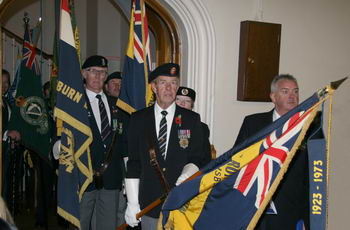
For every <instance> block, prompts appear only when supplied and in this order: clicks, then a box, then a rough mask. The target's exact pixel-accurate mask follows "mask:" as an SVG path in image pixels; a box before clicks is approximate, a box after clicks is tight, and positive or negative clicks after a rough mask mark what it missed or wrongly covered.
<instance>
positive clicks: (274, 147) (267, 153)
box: [233, 111, 310, 208]
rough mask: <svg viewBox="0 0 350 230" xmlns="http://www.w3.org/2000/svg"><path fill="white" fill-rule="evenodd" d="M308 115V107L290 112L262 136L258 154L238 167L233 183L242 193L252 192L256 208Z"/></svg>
mask: <svg viewBox="0 0 350 230" xmlns="http://www.w3.org/2000/svg"><path fill="white" fill-rule="evenodd" d="M309 116H310V111H308V112H307V113H304V111H301V112H297V113H296V114H295V115H293V116H292V117H291V118H290V119H289V120H288V121H287V122H286V123H285V124H284V125H283V126H282V127H278V128H277V129H276V130H274V131H273V132H272V133H271V134H270V135H268V136H267V137H266V138H265V139H264V140H263V142H262V144H261V145H260V152H261V154H260V155H259V156H258V157H257V158H255V159H254V160H253V161H252V162H251V163H249V164H248V165H246V166H244V167H243V168H242V169H241V170H240V171H239V173H238V176H237V180H236V182H235V184H234V186H233V187H234V188H235V189H237V190H238V191H240V192H241V193H242V194H243V195H244V196H250V195H251V197H252V198H253V199H255V207H256V208H260V206H261V204H262V202H263V201H264V199H265V197H266V195H267V193H268V192H269V189H270V187H271V185H272V183H273V182H274V179H275V178H276V176H277V174H278V172H279V170H280V169H281V167H282V166H283V164H284V162H285V160H286V158H287V156H288V154H289V153H290V152H291V150H292V148H293V146H294V143H295V141H296V140H297V137H298V135H299V134H300V132H301V130H302V128H303V125H304V123H305V121H307V119H308V117H309Z"/></svg>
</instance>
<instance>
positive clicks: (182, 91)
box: [176, 86, 196, 102]
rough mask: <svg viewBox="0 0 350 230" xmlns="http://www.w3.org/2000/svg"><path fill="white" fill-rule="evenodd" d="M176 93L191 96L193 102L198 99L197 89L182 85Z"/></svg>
mask: <svg viewBox="0 0 350 230" xmlns="http://www.w3.org/2000/svg"><path fill="white" fill-rule="evenodd" d="M176 95H180V96H187V97H190V98H191V99H192V101H193V102H195V100H196V91H194V90H193V89H191V88H187V87H183V86H180V87H179V89H178V90H177V93H176Z"/></svg>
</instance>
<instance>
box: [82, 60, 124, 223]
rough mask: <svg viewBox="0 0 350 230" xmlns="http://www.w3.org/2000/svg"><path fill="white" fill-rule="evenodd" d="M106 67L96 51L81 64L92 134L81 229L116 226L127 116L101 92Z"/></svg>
mask: <svg viewBox="0 0 350 230" xmlns="http://www.w3.org/2000/svg"><path fill="white" fill-rule="evenodd" d="M107 70H108V61H107V59H106V58H105V57H102V56H98V55H94V56H91V57H89V58H87V59H86V61H85V62H84V64H83V66H82V75H83V77H84V80H85V88H86V96H87V102H88V103H87V108H88V117H89V122H90V128H91V131H92V134H93V142H92V143H91V144H90V155H91V163H92V168H93V171H94V177H93V182H92V183H91V184H90V185H89V186H88V188H87V189H86V191H85V192H84V194H83V197H82V200H81V202H80V224H81V229H82V230H89V229H99V230H100V229H103V230H110V229H116V227H117V209H118V199H119V193H120V190H121V188H122V180H123V164H124V163H123V157H124V156H126V153H127V149H126V148H127V145H126V135H125V130H126V128H127V124H128V117H127V116H125V114H124V113H123V112H122V111H121V110H119V109H118V108H117V107H116V105H115V101H114V100H113V99H111V98H110V97H109V96H107V95H106V94H104V92H103V87H104V83H105V81H106V79H107ZM92 220H96V221H92ZM92 225H96V226H92Z"/></svg>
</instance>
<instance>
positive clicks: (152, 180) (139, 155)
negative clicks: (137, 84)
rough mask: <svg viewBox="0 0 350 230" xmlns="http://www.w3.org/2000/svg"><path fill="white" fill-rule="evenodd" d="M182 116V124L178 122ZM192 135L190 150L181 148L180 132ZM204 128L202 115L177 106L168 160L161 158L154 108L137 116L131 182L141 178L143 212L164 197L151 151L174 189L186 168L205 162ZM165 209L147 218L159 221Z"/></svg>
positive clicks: (132, 134) (133, 117) (130, 141)
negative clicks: (151, 159) (153, 165)
mask: <svg viewBox="0 0 350 230" xmlns="http://www.w3.org/2000/svg"><path fill="white" fill-rule="evenodd" d="M180 115H181V124H176V122H175V120H176V118H177V117H179V116H180ZM180 130H183V131H184V130H186V131H188V133H190V137H189V138H188V141H189V143H188V146H186V147H181V146H180V139H179V131H180ZM202 138H203V134H202V126H201V122H200V116H199V114H197V113H195V112H192V111H190V110H187V109H183V108H181V107H179V106H176V109H175V115H174V121H173V123H172V126H171V133H170V137H169V142H168V150H167V155H166V160H164V159H163V157H162V156H161V155H160V154H159V148H158V141H157V134H156V127H155V117H154V106H151V107H148V108H145V109H143V110H140V111H137V112H135V113H133V114H132V115H131V117H130V124H129V130H128V149H129V160H128V166H127V175H126V177H127V178H140V187H139V202H140V206H141V209H142V208H145V207H146V206H147V205H149V204H150V203H152V202H153V201H155V200H156V199H157V198H159V197H161V196H162V195H163V194H164V191H163V188H162V187H161V184H160V182H159V179H158V176H157V174H156V172H155V170H154V169H153V168H152V166H151V165H150V163H149V162H150V156H149V149H150V147H154V148H155V150H156V154H157V160H158V163H159V165H160V167H161V168H162V170H163V173H164V176H165V178H166V180H167V181H168V183H169V185H170V187H171V188H172V187H174V186H175V182H176V180H177V179H178V177H179V176H180V174H181V172H182V169H183V167H184V166H185V165H186V164H188V163H194V164H195V165H197V166H198V167H199V168H200V167H201V162H202V154H203V153H202V151H201V150H202ZM160 208H161V206H160V205H159V206H158V207H156V208H155V209H153V210H152V211H151V212H149V213H147V214H146V215H148V216H151V217H154V218H158V217H159V213H160Z"/></svg>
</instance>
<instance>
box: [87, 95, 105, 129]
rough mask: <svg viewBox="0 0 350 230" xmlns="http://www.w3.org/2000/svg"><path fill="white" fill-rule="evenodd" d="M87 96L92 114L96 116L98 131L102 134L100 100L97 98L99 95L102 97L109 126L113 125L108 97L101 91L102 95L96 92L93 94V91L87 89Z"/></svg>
mask: <svg viewBox="0 0 350 230" xmlns="http://www.w3.org/2000/svg"><path fill="white" fill-rule="evenodd" d="M86 94H87V96H88V98H89V101H90V105H91V109H92V112H93V114H94V117H95V121H96V123H97V127H98V130H99V131H100V133H101V115H100V108H99V107H98V99H97V98H96V95H97V94H100V95H101V98H102V101H103V104H104V105H105V108H106V111H107V116H108V121H109V124H111V113H110V112H109V111H110V109H109V105H108V100H107V96H106V95H105V94H104V93H103V91H101V92H100V93H95V92H92V91H91V90H88V89H86Z"/></svg>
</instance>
